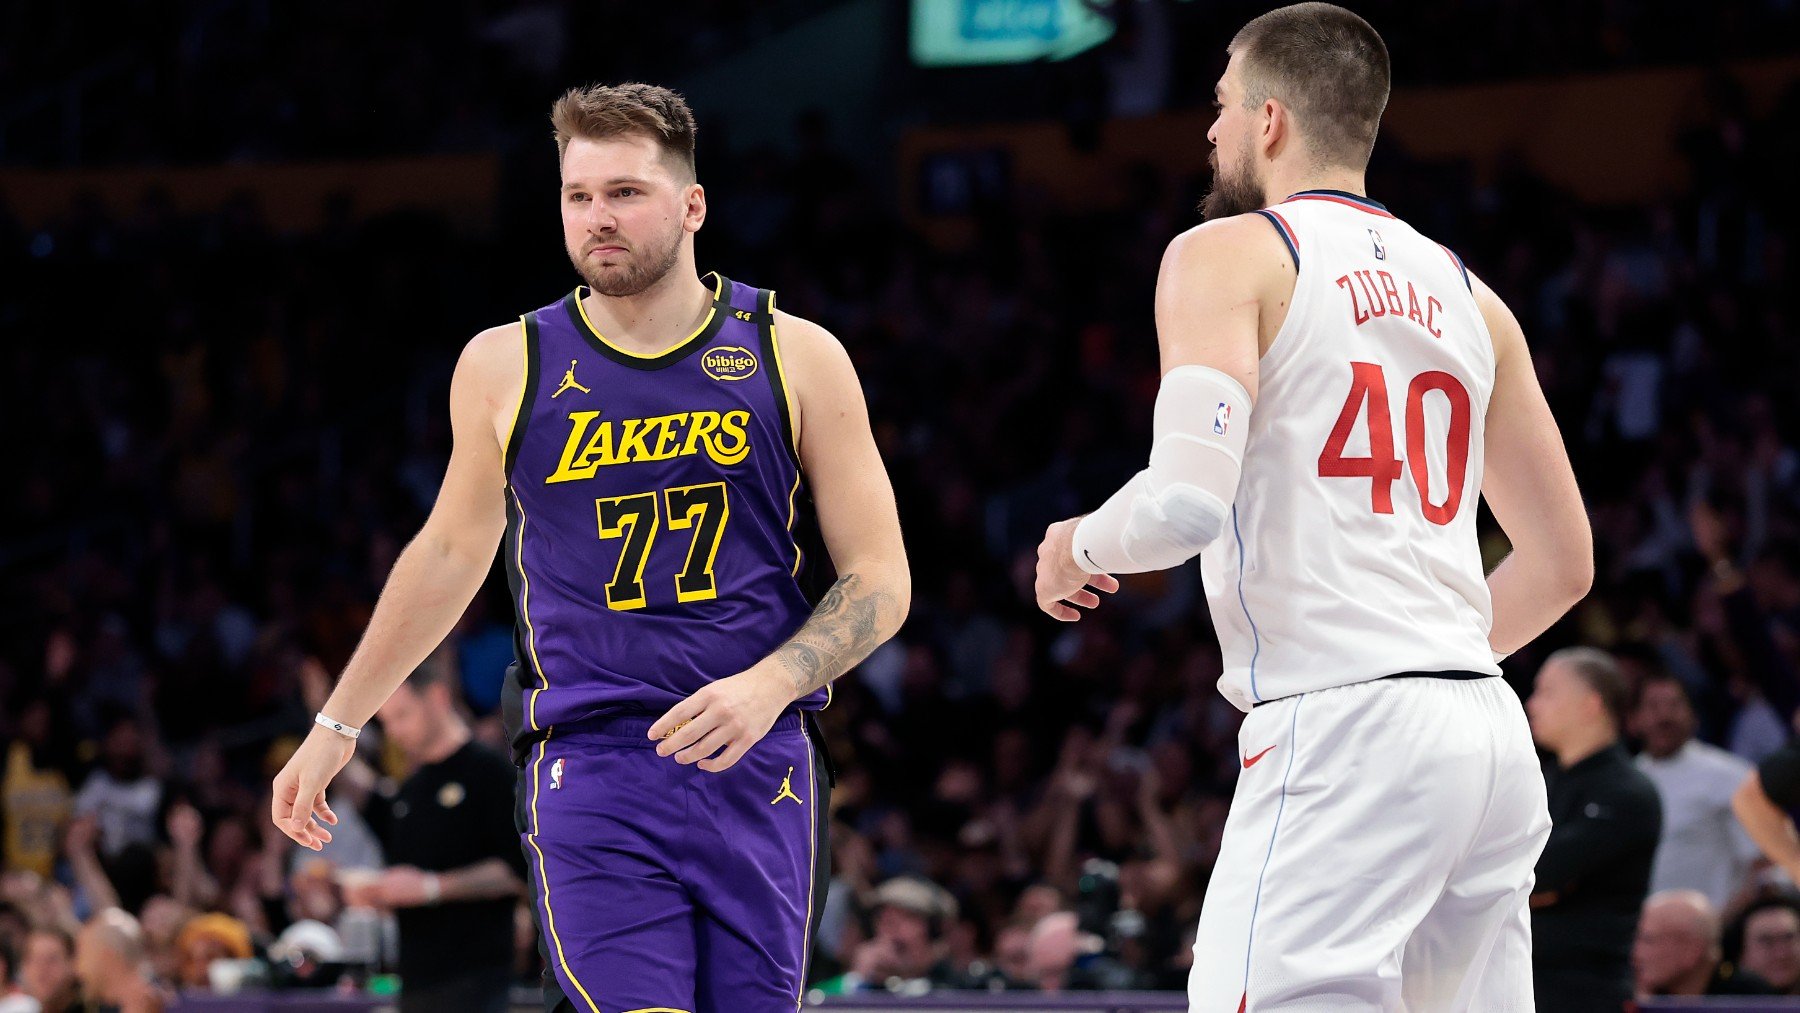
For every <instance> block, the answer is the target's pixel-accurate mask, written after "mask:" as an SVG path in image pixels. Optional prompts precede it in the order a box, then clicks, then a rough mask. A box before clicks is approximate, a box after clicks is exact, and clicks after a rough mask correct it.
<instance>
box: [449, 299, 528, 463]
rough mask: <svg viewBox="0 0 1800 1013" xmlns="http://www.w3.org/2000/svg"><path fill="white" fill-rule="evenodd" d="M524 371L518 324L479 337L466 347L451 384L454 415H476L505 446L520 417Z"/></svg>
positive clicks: (471, 339)
mask: <svg viewBox="0 0 1800 1013" xmlns="http://www.w3.org/2000/svg"><path fill="white" fill-rule="evenodd" d="M525 370H526V350H525V333H524V328H523V326H522V325H521V324H520V322H519V321H517V320H515V321H513V322H512V323H508V324H499V325H497V326H494V327H489V328H487V329H486V330H484V331H481V332H480V333H478V334H476V335H475V336H474V337H473V338H470V339H469V341H468V343H467V344H465V345H464V346H463V350H462V355H461V356H460V357H458V359H457V361H456V374H455V376H454V377H453V378H452V380H451V381H450V410H451V413H452V415H453V416H464V415H474V416H475V417H478V418H479V419H481V420H482V421H483V422H487V423H489V424H490V426H491V428H492V429H493V432H494V438H495V441H496V443H497V445H500V446H504V445H505V442H506V439H507V437H508V434H509V433H510V431H511V429H512V426H513V422H514V420H515V419H516V418H517V416H518V411H519V397H520V395H521V393H522V392H523V391H524V389H525Z"/></svg>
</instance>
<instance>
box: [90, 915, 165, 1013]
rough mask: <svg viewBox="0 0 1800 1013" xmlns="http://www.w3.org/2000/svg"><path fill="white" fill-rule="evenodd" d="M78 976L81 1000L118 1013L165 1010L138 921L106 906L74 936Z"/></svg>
mask: <svg viewBox="0 0 1800 1013" xmlns="http://www.w3.org/2000/svg"><path fill="white" fill-rule="evenodd" d="M75 976H76V978H77V980H79V982H80V984H81V998H82V1001H84V1002H85V1003H87V1004H88V1005H90V1006H101V1007H106V1006H110V1007H114V1008H116V1009H118V1011H119V1013H162V1009H163V1006H164V1004H165V1001H166V1000H165V997H164V995H163V993H162V991H161V990H160V989H159V988H158V987H157V986H156V983H155V982H154V981H152V980H151V978H150V966H149V954H148V952H147V951H146V950H145V947H144V933H143V930H142V929H141V928H139V927H138V921H137V919H136V918H133V917H131V915H129V914H127V913H125V912H124V911H121V910H119V909H118V908H116V907H114V908H106V909H105V910H102V911H100V912H99V913H98V914H95V915H94V917H93V918H91V919H89V920H88V923H87V924H86V925H84V926H82V928H81V934H80V935H79V936H77V937H76V939H75Z"/></svg>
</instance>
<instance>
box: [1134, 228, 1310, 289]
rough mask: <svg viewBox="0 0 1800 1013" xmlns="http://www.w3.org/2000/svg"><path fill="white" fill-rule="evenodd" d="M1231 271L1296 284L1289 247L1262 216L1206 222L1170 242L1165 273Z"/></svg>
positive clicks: (1164, 265)
mask: <svg viewBox="0 0 1800 1013" xmlns="http://www.w3.org/2000/svg"><path fill="white" fill-rule="evenodd" d="M1172 266H1173V267H1176V268H1179V269H1181V270H1183V271H1187V270H1198V271H1207V272H1215V271H1227V272H1230V273H1232V274H1234V275H1239V276H1243V277H1257V278H1261V277H1267V278H1269V279H1271V280H1272V281H1277V282H1279V281H1282V280H1285V281H1286V282H1287V284H1288V285H1289V286H1290V287H1291V286H1292V284H1293V280H1294V273H1295V267H1294V258H1293V255H1292V254H1290V253H1289V252H1288V247H1287V243H1286V242H1284V241H1283V240H1282V238H1281V234H1280V233H1278V232H1276V231H1275V228H1274V227H1273V226H1272V225H1271V224H1270V222H1269V220H1268V219H1267V218H1265V217H1264V216H1263V215H1262V214H1261V213H1260V212H1251V213H1250V214H1245V215H1233V216H1231V217H1230V218H1218V219H1215V220H1213V221H1210V222H1202V223H1200V224H1199V225H1196V226H1194V227H1193V228H1191V229H1188V230H1187V231H1185V232H1183V233H1181V234H1180V235H1178V236H1176V237H1175V238H1174V239H1172V240H1170V241H1169V246H1168V249H1167V250H1165V251H1164V253H1163V269H1164V271H1165V272H1166V271H1168V270H1169V269H1170V267H1172Z"/></svg>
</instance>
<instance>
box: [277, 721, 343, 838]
mask: <svg viewBox="0 0 1800 1013" xmlns="http://www.w3.org/2000/svg"><path fill="white" fill-rule="evenodd" d="M355 753H356V742H355V741H354V740H352V739H348V738H345V737H344V736H342V735H339V734H338V733H336V732H334V731H331V730H330V729H328V728H324V727H321V726H315V727H314V728H313V730H312V731H311V732H308V733H307V736H306V741H305V742H302V743H300V748H299V749H297V750H295V751H294V755H293V757H292V758H291V759H289V760H288V762H287V766H285V767H282V768H281V773H279V774H276V775H275V785H274V797H273V798H272V799H271V800H270V811H269V818H270V819H272V820H273V821H274V822H275V826H277V827H279V828H280V830H281V832H282V833H284V834H286V835H288V836H289V837H291V838H293V839H294V840H295V841H297V842H298V843H300V844H303V845H305V846H306V847H309V848H311V849H313V850H314V851H320V850H323V849H324V847H325V845H326V844H328V843H330V842H331V831H329V830H327V829H325V825H326V824H329V825H331V826H336V825H337V821H338V818H337V814H336V813H334V812H332V811H331V806H329V805H327V804H326V803H325V786H326V785H328V784H330V783H331V779H332V778H334V777H336V776H337V773H338V771H340V770H343V769H344V765H345V764H347V763H349V762H350V757H351V756H353V755H355ZM315 818H316V820H317V822H315Z"/></svg>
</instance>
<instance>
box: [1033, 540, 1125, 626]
mask: <svg viewBox="0 0 1800 1013" xmlns="http://www.w3.org/2000/svg"><path fill="white" fill-rule="evenodd" d="M1078 523H1080V518H1076V517H1071V518H1069V519H1068V520H1066V521H1057V522H1056V523H1055V524H1052V525H1050V527H1049V529H1048V530H1046V531H1045V532H1044V540H1043V541H1042V542H1040V543H1038V564H1037V583H1036V587H1035V592H1036V595H1037V606H1038V608H1040V609H1042V610H1043V611H1044V613H1045V614H1046V615H1048V616H1050V617H1051V618H1053V619H1060V620H1062V621H1063V622H1065V623H1072V622H1075V621H1076V620H1078V619H1080V618H1081V611H1080V609H1077V608H1074V607H1073V606H1075V605H1079V606H1081V608H1087V609H1092V608H1099V607H1100V596H1099V595H1098V594H1096V593H1094V592H1095V591H1105V592H1106V593H1107V594H1111V593H1113V592H1114V591H1117V590H1118V589H1119V580H1118V578H1117V577H1114V576H1113V575H1112V574H1109V573H1088V572H1087V571H1086V570H1083V569H1082V568H1081V567H1079V566H1077V565H1075V556H1074V552H1073V548H1072V547H1073V545H1074V542H1075V525H1076V524H1078Z"/></svg>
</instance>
